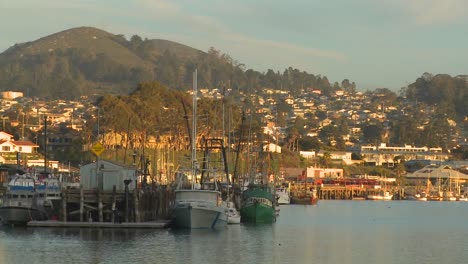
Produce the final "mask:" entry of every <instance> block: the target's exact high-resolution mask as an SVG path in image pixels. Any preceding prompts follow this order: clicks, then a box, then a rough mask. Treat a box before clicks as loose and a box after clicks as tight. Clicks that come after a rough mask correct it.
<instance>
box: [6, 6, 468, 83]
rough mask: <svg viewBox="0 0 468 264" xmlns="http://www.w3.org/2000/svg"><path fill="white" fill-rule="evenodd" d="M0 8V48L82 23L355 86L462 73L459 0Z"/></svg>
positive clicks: (466, 41) (467, 44) (465, 19)
mask: <svg viewBox="0 0 468 264" xmlns="http://www.w3.org/2000/svg"><path fill="white" fill-rule="evenodd" d="M0 11H1V15H0V52H3V51H4V50H6V49H7V48H8V47H10V46H12V45H14V44H15V43H21V42H26V41H32V40H36V39H38V38H40V37H43V36H46V35H49V34H52V33H56V32H58V31H62V30H66V29H69V28H73V27H79V26H92V27H97V28H100V29H103V30H105V31H108V32H110V33H113V34H124V35H125V36H126V37H131V36H132V35H134V34H137V35H139V36H141V37H142V38H149V39H156V38H159V39H167V40H172V41H176V42H180V43H182V44H186V45H188V46H192V47H194V48H197V49H200V50H203V51H207V50H208V49H209V47H211V46H213V47H215V48H216V49H219V50H221V51H222V52H224V53H228V54H229V55H231V57H233V58H234V59H236V60H237V61H239V62H241V63H244V64H245V65H246V67H247V68H252V69H255V70H258V71H262V72H265V71H266V70H267V69H274V70H275V71H276V70H279V71H281V72H283V70H284V69H285V68H286V67H289V66H292V67H294V68H298V69H300V70H304V71H307V72H309V73H313V74H321V75H325V76H327V77H328V79H329V80H330V81H331V82H334V81H338V82H341V81H342V80H343V79H345V78H348V79H350V80H351V81H355V82H356V84H357V86H358V89H359V88H360V89H362V90H365V89H374V88H377V87H387V88H390V89H392V90H398V89H400V88H401V87H403V86H405V85H406V84H408V83H412V82H414V81H415V80H416V78H418V77H419V76H421V75H422V73H424V72H430V73H433V74H436V73H447V74H450V75H452V76H455V75H458V74H468V0H288V1H284V0H231V1H225V0H218V1H215V0H100V1H99V0H66V1H64V0H2V1H0Z"/></svg>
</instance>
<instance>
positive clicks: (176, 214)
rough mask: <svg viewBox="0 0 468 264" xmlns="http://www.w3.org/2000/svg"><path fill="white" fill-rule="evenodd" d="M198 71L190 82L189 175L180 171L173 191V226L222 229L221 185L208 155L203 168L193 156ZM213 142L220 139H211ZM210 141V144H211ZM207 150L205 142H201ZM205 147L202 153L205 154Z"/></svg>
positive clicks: (224, 215)
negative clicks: (191, 98) (190, 136)
mask: <svg viewBox="0 0 468 264" xmlns="http://www.w3.org/2000/svg"><path fill="white" fill-rule="evenodd" d="M196 84H197V72H196V70H195V72H194V81H193V111H192V121H193V122H192V141H191V142H192V144H191V148H192V158H191V164H192V168H191V171H190V172H189V173H188V174H184V173H181V174H179V177H178V178H179V179H178V186H177V188H176V190H175V203H174V207H173V215H172V216H173V221H172V223H173V226H174V227H176V228H190V229H195V228H214V229H216V228H221V227H224V226H226V225H227V221H228V214H227V211H228V208H227V206H226V203H225V202H223V200H222V195H221V191H220V186H218V184H217V181H216V179H215V177H213V176H212V175H211V174H210V172H211V171H212V168H211V167H209V166H208V163H209V162H208V160H207V157H204V160H203V162H202V168H199V164H198V162H197V158H196V156H197V155H196V140H197V137H196V131H197V130H196V117H197V115H196V112H197V111H196V109H197V108H196V106H197V88H196V86H197V85H196ZM213 142H215V143H219V142H221V146H222V144H223V143H222V142H223V141H222V140H221V141H215V140H214V141H213ZM213 142H211V141H210V144H213ZM204 143H205V145H206V146H207V150H208V145H209V143H208V141H205V142H204ZM207 150H206V151H205V153H207Z"/></svg>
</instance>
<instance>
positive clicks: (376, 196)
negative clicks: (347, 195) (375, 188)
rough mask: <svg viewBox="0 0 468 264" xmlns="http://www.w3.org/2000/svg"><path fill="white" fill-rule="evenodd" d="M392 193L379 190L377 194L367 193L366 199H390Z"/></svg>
mask: <svg viewBox="0 0 468 264" xmlns="http://www.w3.org/2000/svg"><path fill="white" fill-rule="evenodd" d="M392 198H393V194H391V193H390V192H389V191H381V192H379V193H378V194H369V195H367V197H366V199H367V200H376V201H388V200H392Z"/></svg>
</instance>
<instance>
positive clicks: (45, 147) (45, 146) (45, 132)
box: [44, 115, 47, 175]
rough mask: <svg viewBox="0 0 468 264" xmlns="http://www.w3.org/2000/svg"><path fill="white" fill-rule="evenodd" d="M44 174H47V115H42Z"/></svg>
mask: <svg viewBox="0 0 468 264" xmlns="http://www.w3.org/2000/svg"><path fill="white" fill-rule="evenodd" d="M44 174H45V175H47V115H44Z"/></svg>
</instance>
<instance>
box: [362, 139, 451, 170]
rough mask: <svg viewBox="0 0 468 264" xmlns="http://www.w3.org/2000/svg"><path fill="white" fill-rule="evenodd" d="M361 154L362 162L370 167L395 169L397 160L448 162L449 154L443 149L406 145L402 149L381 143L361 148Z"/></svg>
mask: <svg viewBox="0 0 468 264" xmlns="http://www.w3.org/2000/svg"><path fill="white" fill-rule="evenodd" d="M360 154H361V157H362V160H363V161H364V162H365V163H366V164H369V165H375V166H382V165H387V166H389V167H393V166H394V165H395V162H396V161H395V158H397V157H398V158H399V159H404V160H413V159H419V160H440V161H443V160H447V159H448V158H449V155H448V153H445V152H443V151H442V148H440V147H439V148H428V147H414V146H411V145H404V146H402V147H398V146H396V147H393V146H387V145H386V144H385V143H381V144H380V145H379V146H361V149H360Z"/></svg>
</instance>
